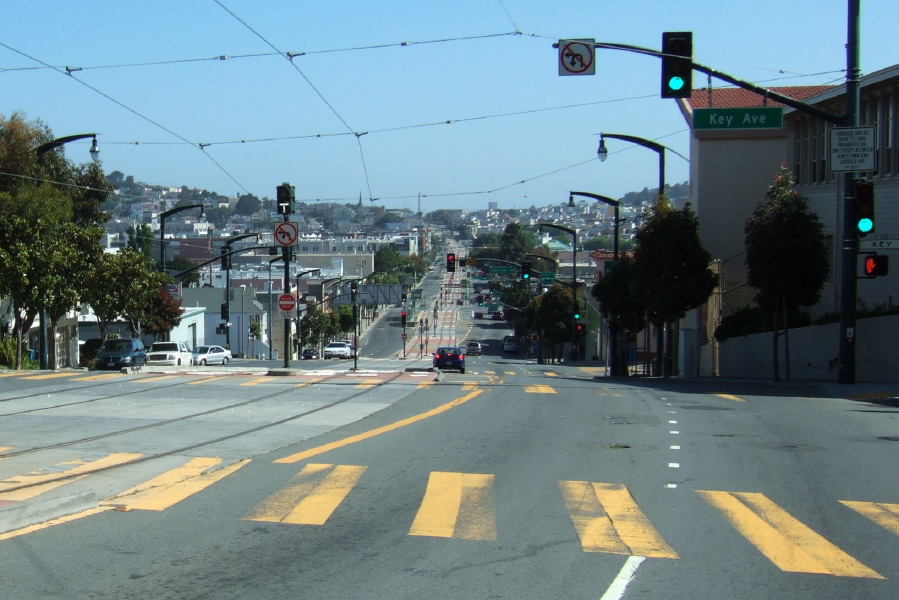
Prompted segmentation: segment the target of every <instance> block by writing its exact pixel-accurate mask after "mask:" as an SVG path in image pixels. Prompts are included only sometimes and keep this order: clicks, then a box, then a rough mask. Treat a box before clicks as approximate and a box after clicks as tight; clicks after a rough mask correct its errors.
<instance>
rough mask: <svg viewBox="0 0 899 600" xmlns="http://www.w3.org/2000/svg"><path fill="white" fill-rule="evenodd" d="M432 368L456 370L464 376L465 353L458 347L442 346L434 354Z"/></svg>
mask: <svg viewBox="0 0 899 600" xmlns="http://www.w3.org/2000/svg"><path fill="white" fill-rule="evenodd" d="M434 368H435V369H443V370H444V371H445V370H447V369H454V370H455V369H458V370H459V373H462V374H463V375H464V374H465V353H464V352H462V348H459V347H458V346H444V347H441V348H437V352H435V353H434Z"/></svg>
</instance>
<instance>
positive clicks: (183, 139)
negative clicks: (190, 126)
mask: <svg viewBox="0 0 899 600" xmlns="http://www.w3.org/2000/svg"><path fill="white" fill-rule="evenodd" d="M0 46H3V47H4V48H6V49H8V50H11V51H12V52H15V53H16V54H19V55H20V56H24V57H25V58H27V59H29V60H33V61H34V62H36V63H38V64H41V65H44V66H45V67H49V68H52V69H53V70H54V71H56V72H57V73H59V74H60V75H67V76H68V77H70V78H71V79H72V80H73V81H77V82H78V83H80V84H81V85H83V86H84V87H86V88H87V89H89V90H91V91H92V92H94V93H96V94H99V95H101V96H103V97H104V98H106V99H107V100H109V101H110V102H112V103H113V104H116V105H117V106H120V107H121V108H124V109H125V110H127V111H128V112H130V113H131V114H133V115H135V116H137V117H139V118H141V119H143V120H144V121H146V122H148V123H150V124H151V125H153V126H155V127H158V128H159V129H162V130H163V131H165V132H166V133H168V134H170V135H172V136H174V137H176V138H178V139H179V140H181V141H182V142H184V143H186V144H189V145H191V146H194V147H195V148H198V149H200V150H203V147H202V146H201V145H200V144H195V143H193V142H191V141H190V140H188V139H187V138H185V137H184V136H182V135H180V134H178V133H176V132H174V131H172V130H171V129H169V128H168V127H166V126H165V125H162V124H161V123H158V122H156V121H154V120H153V119H151V118H150V117H148V116H146V115H143V114H141V113H139V112H137V111H136V110H134V109H133V108H131V107H130V106H127V105H126V104H123V103H122V102H120V101H118V100H116V99H115V98H113V97H112V96H110V95H109V94H107V93H106V92H103V91H101V90H99V89H98V88H95V87H94V86H92V85H90V84H89V83H87V82H85V81H82V80H81V79H78V78H77V77H75V76H74V75H72V72H71V71H70V70H68V69H67V70H66V72H65V73H63V72H62V71H61V70H59V69H56V68H53V67H51V66H50V65H49V64H47V63H46V62H44V61H42V60H40V59H39V58H36V57H34V56H31V55H30V54H26V53H25V52H22V51H21V50H17V49H16V48H13V47H12V46H9V45H8V44H5V43H3V42H0ZM203 155H204V156H206V157H207V158H208V159H209V160H210V161H212V163H213V164H214V165H215V166H217V167H218V168H219V169H220V170H221V171H222V173H224V174H225V175H227V176H228V177H229V178H230V179H231V181H233V182H234V183H236V184H237V185H238V186H239V187H240V188H241V189H242V190H244V191H245V192H247V193H249V190H247V188H245V187H244V186H243V185H242V184H241V183H240V182H239V181H237V179H235V178H234V176H233V175H231V173H229V172H228V171H227V170H225V168H224V167H222V165H221V164H219V163H218V162H217V161H216V160H215V159H214V158H212V157H211V156H209V154H207V153H206V152H203Z"/></svg>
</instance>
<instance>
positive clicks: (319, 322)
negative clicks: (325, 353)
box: [300, 306, 327, 347]
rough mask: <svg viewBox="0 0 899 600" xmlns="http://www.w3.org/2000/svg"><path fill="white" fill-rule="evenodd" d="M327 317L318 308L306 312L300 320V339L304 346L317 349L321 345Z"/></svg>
mask: <svg viewBox="0 0 899 600" xmlns="http://www.w3.org/2000/svg"><path fill="white" fill-rule="evenodd" d="M326 317H327V315H326V314H325V313H323V312H322V311H321V310H320V308H319V307H318V306H313V307H312V308H310V309H309V310H307V311H306V314H305V315H304V316H303V318H302V319H300V339H301V340H302V341H303V344H304V345H306V346H312V347H318V346H319V345H321V342H322V337H323V336H324V334H325V329H326V327H327V324H326V322H325V321H326Z"/></svg>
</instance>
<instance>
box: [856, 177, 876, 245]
mask: <svg viewBox="0 0 899 600" xmlns="http://www.w3.org/2000/svg"><path fill="white" fill-rule="evenodd" d="M854 204H855V228H856V230H857V231H858V235H859V237H865V236H866V235H868V234H869V233H871V232H872V231H874V184H873V183H871V182H868V181H865V180H864V179H857V180H856V181H855V201H854Z"/></svg>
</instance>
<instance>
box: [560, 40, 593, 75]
mask: <svg viewBox="0 0 899 600" xmlns="http://www.w3.org/2000/svg"><path fill="white" fill-rule="evenodd" d="M595 44H596V40H595V39H592V38H588V39H577V40H559V75H594V74H595V73H596V62H595V61H594V58H595V55H596V51H595V47H594V45H595Z"/></svg>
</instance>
